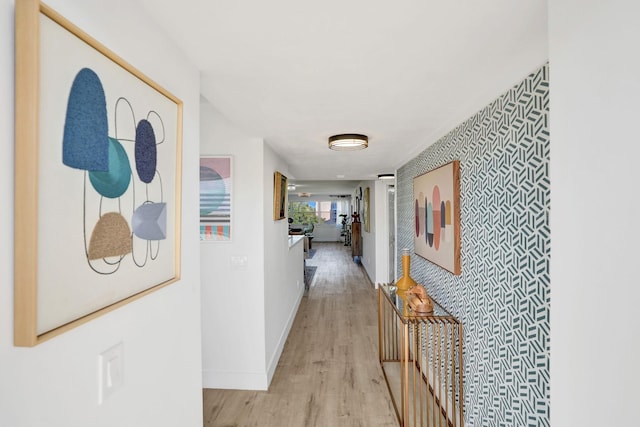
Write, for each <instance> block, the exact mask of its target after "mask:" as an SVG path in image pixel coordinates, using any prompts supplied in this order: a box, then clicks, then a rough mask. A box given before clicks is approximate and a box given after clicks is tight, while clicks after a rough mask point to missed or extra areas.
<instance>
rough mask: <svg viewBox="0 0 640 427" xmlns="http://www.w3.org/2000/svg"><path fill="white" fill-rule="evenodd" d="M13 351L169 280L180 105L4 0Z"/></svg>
mask: <svg viewBox="0 0 640 427" xmlns="http://www.w3.org/2000/svg"><path fill="white" fill-rule="evenodd" d="M15 13H16V49H15V52H16V72H15V78H16V93H15V100H16V101H15V102H16V117H15V120H16V122H15V138H16V140H15V164H16V167H15V171H16V172H15V242H14V246H15V265H14V267H15V283H14V289H15V292H14V295H15V297H14V344H15V345H17V346H34V345H36V344H39V343H41V342H42V341H44V340H47V339H49V338H51V337H54V336H57V335H59V334H60V333H63V332H65V331H68V330H70V329H71V328H74V327H76V326H79V325H81V324H83V323H85V322H87V321H89V320H91V319H94V318H95V317H97V316H100V315H102V314H104V313H107V312H109V311H111V310H114V309H116V308H118V307H121V306H123V305H125V304H127V303H128V302H131V301H133V300H135V299H138V298H141V297H142V296H145V295H147V294H149V293H150V292H153V291H155V290H157V289H160V288H161V287H163V286H166V285H168V284H170V283H173V282H175V281H177V280H178V279H179V277H180V238H181V237H180V224H181V219H180V214H181V212H180V207H181V164H182V157H181V153H182V102H181V101H180V100H179V99H177V98H176V97H174V96H173V95H171V94H170V93H169V92H167V91H166V90H164V89H163V88H161V87H160V86H159V85H157V84H156V83H155V82H153V81H152V80H151V79H149V78H148V77H146V76H145V75H143V74H142V73H141V72H140V71H138V70H137V69H135V68H133V67H132V66H131V65H129V64H128V63H126V62H125V61H124V60H123V59H122V58H120V57H118V56H117V55H116V54H115V53H113V52H111V51H110V50H109V49H107V48H106V47H104V46H103V45H101V44H100V43H98V42H97V41H96V40H94V39H93V38H91V37H90V36H89V35H88V34H86V33H85V32H83V31H82V30H80V29H79V28H77V27H76V26H75V25H73V24H72V23H71V22H69V21H68V20H66V19H65V18H63V17H62V16H60V15H59V14H58V13H56V12H55V11H53V10H52V9H50V8H49V7H47V6H45V5H43V4H41V3H40V2H39V1H37V0H16V2H15Z"/></svg>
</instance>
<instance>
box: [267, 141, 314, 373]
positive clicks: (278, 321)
mask: <svg viewBox="0 0 640 427" xmlns="http://www.w3.org/2000/svg"><path fill="white" fill-rule="evenodd" d="M276 171H278V172H280V173H282V174H283V175H285V176H287V175H288V174H289V169H288V166H287V164H286V163H285V162H284V160H282V158H281V157H279V156H278V155H277V154H276V153H275V152H274V151H273V150H272V149H271V147H270V146H269V145H266V144H265V146H264V167H263V173H262V191H263V194H264V197H263V203H264V212H265V213H264V215H263V221H264V312H265V326H264V333H265V345H266V348H265V364H266V367H267V372H268V382H269V383H270V382H271V379H272V378H273V373H274V372H275V369H276V366H277V365H278V359H279V358H280V354H281V353H282V349H283V348H284V344H285V342H286V340H287V336H288V335H289V330H290V329H291V325H292V324H293V320H294V318H295V315H296V312H297V310H298V305H299V304H300V299H301V298H302V294H303V292H304V286H303V282H302V281H301V279H302V277H301V276H300V275H297V277H296V275H295V274H293V275H291V274H288V272H289V264H290V263H293V269H297V268H299V267H300V266H301V265H302V263H303V258H302V250H301V249H302V247H301V246H300V244H298V245H297V246H296V247H294V248H292V253H291V258H290V256H289V223H288V222H287V220H286V219H281V220H278V221H275V220H274V219H273V174H274V172H276ZM257 219H258V218H256V220H257ZM296 257H297V261H296V259H295V258H296ZM298 272H299V273H301V272H302V269H300V270H298Z"/></svg>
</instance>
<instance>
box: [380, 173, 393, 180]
mask: <svg viewBox="0 0 640 427" xmlns="http://www.w3.org/2000/svg"><path fill="white" fill-rule="evenodd" d="M378 179H396V176H395V175H394V174H392V173H381V174H380V175H378Z"/></svg>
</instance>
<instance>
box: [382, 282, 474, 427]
mask: <svg viewBox="0 0 640 427" xmlns="http://www.w3.org/2000/svg"><path fill="white" fill-rule="evenodd" d="M378 335H379V355H380V365H381V367H382V371H383V373H384V378H385V380H386V382H387V386H388V388H389V393H390V394H391V400H392V401H393V406H394V408H395V410H396V415H397V417H398V422H399V424H400V426H402V427H405V426H426V427H431V426H438V427H464V410H463V402H464V393H463V388H462V385H463V382H462V371H463V367H462V324H461V323H460V322H459V321H458V320H457V319H456V318H455V317H453V316H451V315H450V314H449V313H447V312H446V311H445V310H444V309H443V308H442V307H441V306H440V305H439V304H437V303H436V302H435V301H434V311H433V313H430V314H429V315H422V314H420V315H419V314H416V313H415V312H413V311H411V309H410V307H409V304H407V301H406V298H405V297H404V295H402V293H400V294H399V293H398V292H397V291H396V287H395V286H391V285H380V287H379V291H378Z"/></svg>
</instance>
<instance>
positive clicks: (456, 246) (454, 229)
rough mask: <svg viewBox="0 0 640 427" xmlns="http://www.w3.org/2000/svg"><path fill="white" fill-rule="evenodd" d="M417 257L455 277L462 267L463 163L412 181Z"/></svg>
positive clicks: (433, 171) (440, 169) (428, 173)
mask: <svg viewBox="0 0 640 427" xmlns="http://www.w3.org/2000/svg"><path fill="white" fill-rule="evenodd" d="M413 201H414V209H415V230H414V250H415V253H416V254H417V255H419V256H421V257H423V258H425V259H427V260H428V261H431V262H433V263H434V264H437V265H439V266H440V267H442V268H444V269H446V270H449V271H450V272H452V273H453V274H455V275H459V274H460V273H461V266H460V162H459V161H458V160H455V161H453V162H451V163H447V164H446V165H444V166H441V167H439V168H437V169H434V170H432V171H430V172H427V173H425V174H424V175H420V176H418V177H416V178H414V179H413Z"/></svg>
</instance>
